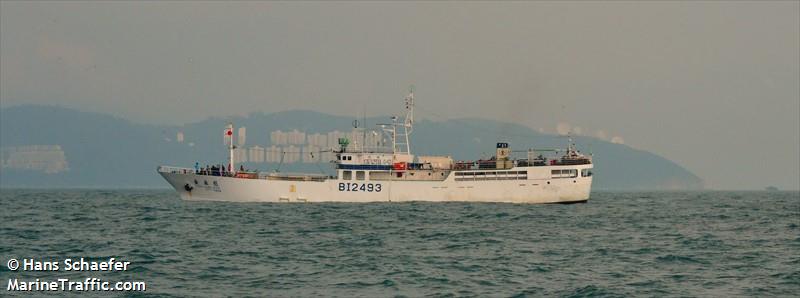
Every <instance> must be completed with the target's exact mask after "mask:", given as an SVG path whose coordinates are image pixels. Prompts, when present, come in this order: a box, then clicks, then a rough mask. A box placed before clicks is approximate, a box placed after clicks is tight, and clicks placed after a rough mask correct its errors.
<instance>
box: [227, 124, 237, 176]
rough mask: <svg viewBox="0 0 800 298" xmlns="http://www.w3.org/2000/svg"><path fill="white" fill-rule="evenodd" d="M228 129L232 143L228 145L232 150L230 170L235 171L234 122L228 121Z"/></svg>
mask: <svg viewBox="0 0 800 298" xmlns="http://www.w3.org/2000/svg"><path fill="white" fill-rule="evenodd" d="M228 131H229V133H228V137H229V138H230V144H229V145H228V149H229V150H230V161H229V162H230V163H229V165H230V167H231V168H230V172H231V173H235V172H236V165H235V164H233V123H228Z"/></svg>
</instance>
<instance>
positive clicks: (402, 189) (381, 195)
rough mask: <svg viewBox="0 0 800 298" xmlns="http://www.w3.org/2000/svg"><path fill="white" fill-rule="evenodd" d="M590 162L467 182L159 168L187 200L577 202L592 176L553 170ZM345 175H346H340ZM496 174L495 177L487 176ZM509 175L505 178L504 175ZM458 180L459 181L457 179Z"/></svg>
mask: <svg viewBox="0 0 800 298" xmlns="http://www.w3.org/2000/svg"><path fill="white" fill-rule="evenodd" d="M591 167H592V165H591V164H586V165H571V166H570V165H564V166H541V167H515V168H511V169H508V170H510V171H520V172H523V171H524V172H526V173H527V174H526V175H525V176H526V177H525V178H524V179H515V180H508V179H509V178H507V177H506V178H503V177H501V176H499V175H498V177H497V178H494V179H497V180H479V181H463V180H465V179H456V175H455V173H456V172H451V173H449V174H448V175H447V177H446V178H445V179H444V180H440V181H419V180H412V181H405V180H370V179H369V175H367V177H365V178H364V180H355V179H351V180H343V179H337V178H330V179H325V180H322V181H289V180H270V179H245V178H234V177H225V176H209V175H197V174H195V173H194V171H193V170H191V169H183V170H180V169H179V170H175V168H172V170H159V173H160V174H161V175H162V176H163V177H164V179H166V180H167V182H169V184H170V185H172V187H174V188H175V190H176V191H177V192H178V193H179V194H180V196H181V198H183V199H184V200H205V201H232V202H276V203H277V202H358V203H362V202H364V203H365V202H408V201H430V202H504V203H577V202H585V201H587V200H588V199H589V193H590V191H591V185H592V176H591V175H587V176H584V175H577V176H576V177H555V176H551V170H558V169H574V170H577V172H579V173H583V172H584V171H582V170H587V169H591ZM339 177H342V175H339ZM489 179H492V178H489ZM501 179H506V180H501ZM457 180H460V181H457Z"/></svg>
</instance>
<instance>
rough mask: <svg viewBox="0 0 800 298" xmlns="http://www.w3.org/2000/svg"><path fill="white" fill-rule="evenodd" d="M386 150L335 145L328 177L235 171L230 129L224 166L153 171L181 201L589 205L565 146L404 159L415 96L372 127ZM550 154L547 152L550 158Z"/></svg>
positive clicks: (583, 177)
mask: <svg viewBox="0 0 800 298" xmlns="http://www.w3.org/2000/svg"><path fill="white" fill-rule="evenodd" d="M378 126H379V127H380V131H381V132H382V133H383V134H384V135H385V137H386V139H387V142H386V145H385V146H383V147H380V148H367V147H365V146H358V145H357V144H351V142H350V140H348V139H347V138H340V139H338V148H332V149H330V150H331V151H333V153H334V154H333V156H335V160H331V161H330V162H331V163H332V164H333V167H334V169H335V171H336V174H335V175H320V174H310V173H303V174H287V173H280V172H274V171H273V172H260V171H237V168H236V164H235V163H234V161H235V160H234V148H235V146H234V144H233V132H234V127H233V124H232V123H229V124H228V126H227V127H226V129H225V130H224V138H225V140H226V144H227V145H228V149H229V150H230V157H229V163H228V165H227V167H226V166H222V167H219V168H214V169H199V168H197V167H195V168H182V167H173V166H159V167H158V170H157V171H158V173H159V174H161V176H163V177H164V179H166V180H167V182H168V183H169V184H170V185H172V187H174V188H175V190H176V191H177V192H178V194H179V195H180V196H181V198H183V199H185V200H209V201H235V202H276V203H278V202H407V201H432V202H506V203H580V202H586V201H587V200H588V199H589V194H590V192H591V186H592V167H593V164H592V157H591V155H584V154H581V153H580V152H579V151H578V150H577V149H576V147H575V144H574V143H573V142H572V140H571V139H570V141H569V143H568V146H567V148H566V149H563V150H552V152H555V153H556V156H554V157H545V156H544V155H543V154H542V153H543V152H542V151H543V150H535V149H528V150H526V151H524V152H525V153H526V154H525V156H524V158H515V157H514V156H513V153H514V152H512V150H511V147H510V146H509V144H508V143H497V144H496V148H495V149H496V151H495V155H494V156H492V157H491V158H488V159H485V160H472V161H456V160H454V159H453V158H452V157H450V156H415V155H414V154H412V152H411V138H410V136H411V134H412V132H413V127H414V92H413V90H412V91H411V92H410V93H409V94H408V96H406V97H405V117H404V118H403V119H400V117H392V118H391V122H389V123H384V124H378ZM552 152H550V153H552Z"/></svg>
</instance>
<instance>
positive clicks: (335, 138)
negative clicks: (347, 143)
mask: <svg viewBox="0 0 800 298" xmlns="http://www.w3.org/2000/svg"><path fill="white" fill-rule="evenodd" d="M345 137H347V134H345V133H343V132H341V131H338V130H334V131H331V132H328V147H332V148H338V147H339V139H340V138H345Z"/></svg>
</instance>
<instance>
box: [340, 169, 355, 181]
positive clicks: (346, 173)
mask: <svg viewBox="0 0 800 298" xmlns="http://www.w3.org/2000/svg"><path fill="white" fill-rule="evenodd" d="M350 179H353V172H352V171H342V180H350Z"/></svg>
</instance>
